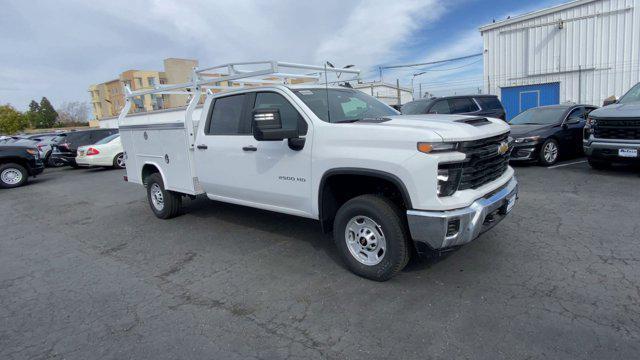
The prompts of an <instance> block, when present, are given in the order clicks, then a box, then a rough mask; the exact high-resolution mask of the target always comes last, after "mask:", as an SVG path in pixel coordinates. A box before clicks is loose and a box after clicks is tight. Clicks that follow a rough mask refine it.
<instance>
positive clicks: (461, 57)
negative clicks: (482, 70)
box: [379, 53, 482, 70]
mask: <svg viewBox="0 0 640 360" xmlns="http://www.w3.org/2000/svg"><path fill="white" fill-rule="evenodd" d="M481 55H482V53H477V54H472V55H466V56H460V57H457V58H451V59H444V60H438V61H430V62H425V63H416V64H402V65H389V66H380V67H379V69H380V70H385V69H397V68H402V67H414V66H423V65H435V64H442V63H445V62H450V61H457V60H464V59H469V58H472V57H476V56H481Z"/></svg>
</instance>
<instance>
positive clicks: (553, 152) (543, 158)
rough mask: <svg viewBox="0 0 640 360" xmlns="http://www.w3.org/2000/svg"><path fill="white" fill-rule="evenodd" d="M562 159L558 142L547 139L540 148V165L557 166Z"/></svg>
mask: <svg viewBox="0 0 640 360" xmlns="http://www.w3.org/2000/svg"><path fill="white" fill-rule="evenodd" d="M559 157H560V150H559V147H558V142H557V141H556V140H555V139H547V140H546V141H545V142H544V143H543V144H542V147H541V148H540V155H539V160H540V164H541V165H544V166H550V165H553V164H555V163H556V162H557V161H558V158H559Z"/></svg>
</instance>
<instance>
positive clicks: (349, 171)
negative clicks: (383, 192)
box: [318, 167, 412, 231]
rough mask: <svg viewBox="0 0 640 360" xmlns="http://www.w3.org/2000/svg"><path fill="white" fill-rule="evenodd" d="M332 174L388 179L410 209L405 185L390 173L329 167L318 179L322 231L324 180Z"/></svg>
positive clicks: (409, 199) (324, 218) (409, 200)
mask: <svg viewBox="0 0 640 360" xmlns="http://www.w3.org/2000/svg"><path fill="white" fill-rule="evenodd" d="M334 175H359V176H370V177H374V178H379V179H382V180H385V181H388V182H390V183H392V184H393V185H395V186H396V187H397V188H398V190H399V191H400V195H401V196H402V201H403V202H404V203H405V205H406V207H407V209H411V208H412V206H411V197H410V196H409V191H408V190H407V187H406V186H405V185H404V183H403V182H402V180H401V179H400V178H399V177H398V176H396V175H394V174H391V173H388V172H386V171H381V170H375V169H365V168H356V167H344V168H333V169H329V170H327V171H325V172H324V174H322V178H321V179H320V187H319V189H318V219H319V220H320V224H321V225H322V228H323V230H324V231H326V230H327V229H326V228H325V227H326V224H325V223H326V221H327V220H328V219H326V215H325V214H323V213H322V208H323V204H322V199H323V197H324V190H325V186H326V181H327V179H328V178H330V177H331V176H334Z"/></svg>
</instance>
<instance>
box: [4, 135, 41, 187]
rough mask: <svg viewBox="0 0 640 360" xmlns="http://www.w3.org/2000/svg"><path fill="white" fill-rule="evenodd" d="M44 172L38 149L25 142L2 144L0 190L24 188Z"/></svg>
mask: <svg viewBox="0 0 640 360" xmlns="http://www.w3.org/2000/svg"><path fill="white" fill-rule="evenodd" d="M43 170H44V164H43V163H42V159H41V158H40V152H39V151H38V148H37V147H36V146H35V145H34V144H33V142H31V143H25V142H20V141H16V142H6V141H2V142H0V188H2V189H8V188H14V187H18V186H22V185H24V184H25V183H26V182H27V178H28V177H29V176H36V175H38V174H40V173H41V172H42V171H43Z"/></svg>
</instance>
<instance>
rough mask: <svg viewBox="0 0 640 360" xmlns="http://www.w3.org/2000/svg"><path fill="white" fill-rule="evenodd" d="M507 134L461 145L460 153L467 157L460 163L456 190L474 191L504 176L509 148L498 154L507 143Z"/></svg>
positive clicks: (507, 164) (507, 163)
mask: <svg viewBox="0 0 640 360" xmlns="http://www.w3.org/2000/svg"><path fill="white" fill-rule="evenodd" d="M508 138H509V133H504V134H502V135H498V136H494V137H490V138H486V139H481V140H474V141H466V142H463V143H462V144H461V147H460V151H461V152H463V153H465V154H466V155H467V158H466V160H465V161H464V163H462V175H461V177H460V185H459V186H458V190H466V189H476V188H479V187H480V186H482V185H484V184H486V183H489V182H491V181H493V180H495V179H497V178H499V177H500V176H502V174H504V172H505V171H507V168H508V166H509V153H510V152H511V146H510V145H509V149H508V150H507V152H505V153H502V154H501V153H500V151H499V149H500V146H501V145H504V144H505V143H508Z"/></svg>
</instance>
